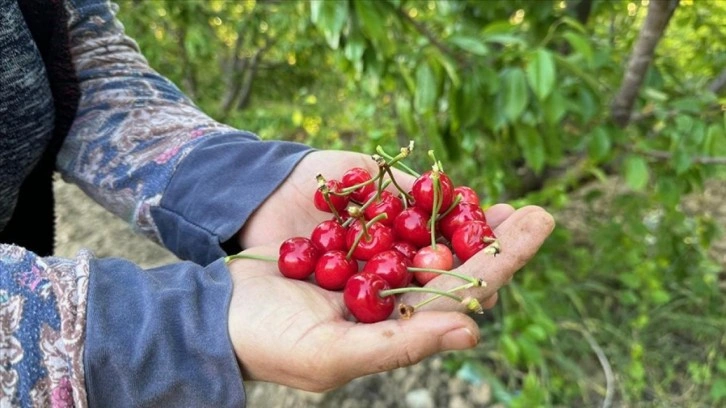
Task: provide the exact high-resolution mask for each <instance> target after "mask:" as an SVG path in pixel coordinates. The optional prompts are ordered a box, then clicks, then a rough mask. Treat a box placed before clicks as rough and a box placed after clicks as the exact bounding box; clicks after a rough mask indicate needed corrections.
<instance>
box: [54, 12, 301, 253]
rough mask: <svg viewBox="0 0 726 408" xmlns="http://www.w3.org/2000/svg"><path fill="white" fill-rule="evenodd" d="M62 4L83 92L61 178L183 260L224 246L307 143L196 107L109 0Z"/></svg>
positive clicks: (64, 150) (60, 164)
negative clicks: (156, 65) (240, 126)
mask: <svg viewBox="0 0 726 408" xmlns="http://www.w3.org/2000/svg"><path fill="white" fill-rule="evenodd" d="M66 5H67V9H68V12H69V14H70V20H69V25H70V27H69V32H70V49H71V55H72V60H73V64H74V67H75V70H76V75H77V78H78V81H79V84H80V89H81V94H82V96H81V100H80V103H79V107H78V111H77V117H76V119H75V121H74V123H73V126H72V128H71V130H70V133H69V134H68V136H67V138H66V140H65V142H64V145H63V148H62V150H61V152H60V154H59V156H58V160H57V164H58V167H59V169H60V171H61V174H62V175H63V177H64V179H65V180H67V181H70V182H73V183H75V184H77V185H79V186H80V187H81V188H82V189H83V190H84V191H85V192H86V193H87V194H89V195H90V196H91V197H93V198H94V199H95V200H96V201H97V202H99V203H101V204H102V205H103V206H104V207H106V208H107V209H109V210H110V211H112V212H113V213H115V214H116V215H118V216H120V217H121V218H123V219H124V220H126V221H128V222H130V223H131V225H132V226H133V227H134V229H135V230H136V231H137V232H140V233H142V234H143V235H145V236H147V237H149V238H151V239H152V240H154V241H156V242H159V243H162V244H163V245H164V246H166V247H167V248H169V249H170V250H171V251H172V252H174V253H175V254H176V255H177V256H179V257H180V258H182V259H189V260H193V261H195V262H197V263H201V264H203V265H206V264H209V263H211V262H213V261H214V260H215V259H218V258H220V257H221V256H224V255H226V253H225V251H224V250H223V249H222V243H224V242H226V241H230V242H232V243H238V240H237V239H236V238H237V237H236V234H237V232H238V231H239V230H240V229H241V227H242V226H243V225H244V224H245V221H246V220H247V219H248V218H249V217H250V214H252V212H253V211H254V210H255V209H256V208H257V207H258V206H259V205H260V204H261V203H262V202H263V201H264V200H265V199H266V198H267V197H268V196H269V195H270V194H271V193H272V192H273V191H274V190H275V189H276V188H277V187H278V185H279V184H280V183H281V182H282V181H283V180H284V179H285V178H286V177H287V176H288V174H289V173H290V171H291V170H292V168H293V167H294V166H295V165H296V164H297V163H298V161H299V160H300V159H301V158H302V157H303V156H304V155H305V154H306V153H307V152H309V151H310V149H309V147H307V146H304V145H301V144H296V143H289V142H279V141H261V140H260V139H259V138H257V137H256V136H255V135H253V134H251V133H249V132H244V131H240V130H237V129H233V128H231V127H229V126H226V125H223V124H220V123H218V122H216V121H214V120H213V119H211V118H210V117H208V116H207V115H206V114H204V113H203V112H201V111H200V110H199V109H198V108H197V107H196V106H195V105H194V104H193V103H192V102H191V101H190V100H189V99H188V98H187V97H185V96H184V95H183V94H182V93H181V92H180V91H179V89H178V88H177V87H176V86H175V85H174V84H172V83H171V82H170V81H169V80H167V79H166V78H164V77H163V76H161V75H159V74H158V73H157V72H155V71H154V70H153V69H151V68H150V67H149V65H148V63H147V62H146V60H145V59H144V57H143V56H142V54H141V53H140V52H139V50H138V47H137V45H136V43H135V42H134V41H133V40H132V39H130V38H129V37H127V36H126V35H125V34H124V31H123V27H122V25H121V24H120V23H119V21H118V20H116V18H115V12H116V9H117V7H116V5H115V4H112V3H110V2H109V1H106V0H66Z"/></svg>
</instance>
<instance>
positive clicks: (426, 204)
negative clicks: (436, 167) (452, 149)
mask: <svg viewBox="0 0 726 408" xmlns="http://www.w3.org/2000/svg"><path fill="white" fill-rule="evenodd" d="M432 175H433V171H431V170H429V171H427V172H426V173H424V174H422V175H421V176H420V177H419V178H417V179H416V180H415V181H414V182H413V187H412V188H411V193H412V194H413V199H414V200H415V201H416V206H417V207H421V208H423V209H424V210H426V211H427V212H428V213H429V214H431V213H432V212H433V209H434V181H433V178H432ZM439 185H440V186H441V190H440V192H441V194H440V197H441V198H440V200H441V205H440V206H439V213H441V212H444V211H446V209H447V208H449V206H450V205H451V202H452V200H453V198H454V185H453V183H452V182H451V179H449V176H447V175H446V174H444V173H443V172H439Z"/></svg>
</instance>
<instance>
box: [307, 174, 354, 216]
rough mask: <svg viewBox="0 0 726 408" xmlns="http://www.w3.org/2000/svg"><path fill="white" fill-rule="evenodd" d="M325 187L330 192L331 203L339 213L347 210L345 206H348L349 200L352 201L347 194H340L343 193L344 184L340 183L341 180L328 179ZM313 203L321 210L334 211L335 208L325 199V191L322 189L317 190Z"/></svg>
mask: <svg viewBox="0 0 726 408" xmlns="http://www.w3.org/2000/svg"><path fill="white" fill-rule="evenodd" d="M324 188H327V189H328V191H329V192H330V193H329V194H328V198H329V199H330V204H332V205H333V207H334V208H335V210H336V211H337V212H338V213H341V212H343V211H344V210H345V207H347V206H348V201H350V198H349V197H348V196H347V195H338V194H342V190H343V186H342V184H340V181H338V180H328V181H326V182H325V187H324ZM336 193H337V194H336ZM313 203H314V204H315V208H317V209H318V210H320V211H325V212H333V210H331V209H330V205H328V203H327V202H326V201H325V197H324V195H323V192H322V191H320V189H317V190H315V194H314V195H313Z"/></svg>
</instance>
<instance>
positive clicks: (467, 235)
mask: <svg viewBox="0 0 726 408" xmlns="http://www.w3.org/2000/svg"><path fill="white" fill-rule="evenodd" d="M494 242H496V236H495V235H494V231H492V229H491V227H490V226H489V224H487V223H486V222H484V221H471V222H468V223H466V224H464V225H462V226H460V227H459V228H458V229H457V230H456V231H455V232H454V235H453V236H452V237H451V246H452V247H453V248H454V253H456V256H458V257H459V259H461V261H462V262H465V261H466V260H467V259H469V258H471V257H472V256H474V254H476V253H477V252H479V251H481V250H482V249H484V248H486V247H488V246H489V245H490V244H492V243H494ZM495 253H496V251H495Z"/></svg>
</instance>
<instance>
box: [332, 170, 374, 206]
mask: <svg viewBox="0 0 726 408" xmlns="http://www.w3.org/2000/svg"><path fill="white" fill-rule="evenodd" d="M370 179H372V177H371V174H370V173H369V172H368V170H366V169H364V168H362V167H353V168H352V169H349V170H348V171H346V172H345V173H343V177H341V179H340V181H341V183H342V184H343V188H348V187H353V186H355V185H358V184H361V183H365V182H366V181H368V180H370ZM374 191H376V183H373V182H371V183H368V184H366V185H364V186H361V187H358V188H357V189H355V190H353V192H352V193H350V198H351V199H352V200H353V201H356V202H358V203H363V202H365V200H366V198H367V197H368V196H369V195H370V194H371V193H372V192H374Z"/></svg>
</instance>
